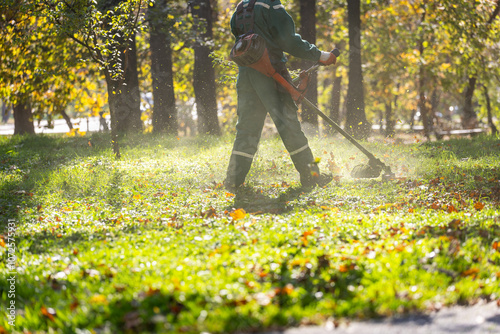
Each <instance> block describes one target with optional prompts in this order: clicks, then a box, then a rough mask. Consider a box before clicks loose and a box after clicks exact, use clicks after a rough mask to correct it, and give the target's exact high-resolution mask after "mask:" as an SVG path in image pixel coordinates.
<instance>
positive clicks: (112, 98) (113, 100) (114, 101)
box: [104, 70, 121, 159]
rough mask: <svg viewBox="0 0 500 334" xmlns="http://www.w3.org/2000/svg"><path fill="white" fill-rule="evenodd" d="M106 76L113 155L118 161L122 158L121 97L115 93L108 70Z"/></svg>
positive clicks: (105, 71) (105, 72)
mask: <svg viewBox="0 0 500 334" xmlns="http://www.w3.org/2000/svg"><path fill="white" fill-rule="evenodd" d="M104 76H105V78H106V83H107V90H108V105H109V115H110V117H111V124H110V127H111V147H112V148H113V153H114V154H115V157H116V159H120V158H121V154H120V144H119V142H118V124H117V123H118V117H117V115H116V113H117V111H116V110H117V108H118V105H119V102H118V100H119V97H118V95H117V94H115V92H114V85H113V82H114V80H113V79H112V78H111V74H110V72H109V71H108V70H104Z"/></svg>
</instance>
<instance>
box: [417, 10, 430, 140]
mask: <svg viewBox="0 0 500 334" xmlns="http://www.w3.org/2000/svg"><path fill="white" fill-rule="evenodd" d="M425 15H426V11H425V7H424V12H423V13H422V18H421V21H420V24H421V25H422V24H423V23H424V22H425ZM418 51H419V55H420V58H423V57H424V33H423V32H422V33H421V36H420V40H419V41H418ZM418 108H419V110H420V117H421V119H422V123H423V124H422V125H423V126H424V136H425V138H427V140H431V130H430V129H429V111H428V108H427V98H426V96H425V66H424V64H423V63H420V64H419V73H418Z"/></svg>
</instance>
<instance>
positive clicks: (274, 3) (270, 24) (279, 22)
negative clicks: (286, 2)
mask: <svg viewBox="0 0 500 334" xmlns="http://www.w3.org/2000/svg"><path fill="white" fill-rule="evenodd" d="M248 2H249V0H243V3H244V4H245V3H248ZM231 32H232V33H233V35H234V36H235V37H236V39H238V37H239V36H240V35H242V34H244V33H245V32H246V31H245V28H244V27H243V25H242V17H241V16H240V17H238V15H237V13H236V12H235V13H234V14H233V17H232V18H231ZM253 32H254V33H256V34H258V35H260V36H262V37H263V38H264V39H265V40H266V42H267V50H268V52H269V55H270V57H271V61H272V62H273V63H274V62H277V61H281V62H286V58H285V56H284V54H283V52H286V53H289V54H291V55H292V56H294V57H298V58H302V59H307V60H311V61H318V60H319V57H320V55H321V51H320V50H319V49H318V48H317V47H316V46H315V45H314V44H310V43H309V42H307V41H305V40H303V39H302V37H301V36H300V35H299V34H297V33H296V32H295V23H294V22H293V19H292V17H291V16H290V15H289V14H288V13H287V12H286V10H285V7H283V5H282V4H281V2H280V0H257V1H256V2H255V6H254V27H253Z"/></svg>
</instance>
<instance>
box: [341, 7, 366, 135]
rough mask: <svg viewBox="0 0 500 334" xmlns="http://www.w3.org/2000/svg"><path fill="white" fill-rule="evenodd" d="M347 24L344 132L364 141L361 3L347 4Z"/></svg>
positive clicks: (364, 115) (364, 116)
mask: <svg viewBox="0 0 500 334" xmlns="http://www.w3.org/2000/svg"><path fill="white" fill-rule="evenodd" d="M347 18H348V22H349V85H348V87H347V98H346V106H347V119H346V130H347V131H348V132H351V133H352V135H353V136H354V137H355V138H358V139H365V138H367V137H368V135H369V133H370V125H369V124H368V122H367V121H366V114H365V98H364V91H363V72H362V68H361V3H360V0H349V1H348V2H347Z"/></svg>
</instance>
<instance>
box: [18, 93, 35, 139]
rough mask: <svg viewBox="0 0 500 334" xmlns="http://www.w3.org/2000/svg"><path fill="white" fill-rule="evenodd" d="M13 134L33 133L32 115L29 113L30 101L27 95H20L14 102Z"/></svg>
mask: <svg viewBox="0 0 500 334" xmlns="http://www.w3.org/2000/svg"><path fill="white" fill-rule="evenodd" d="M13 109H14V134H15V135H23V134H26V133H28V134H34V133H35V127H34V125H33V115H32V114H31V103H30V101H29V98H28V97H21V98H20V99H19V100H18V101H17V102H16V103H15V104H14V108H13Z"/></svg>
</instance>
